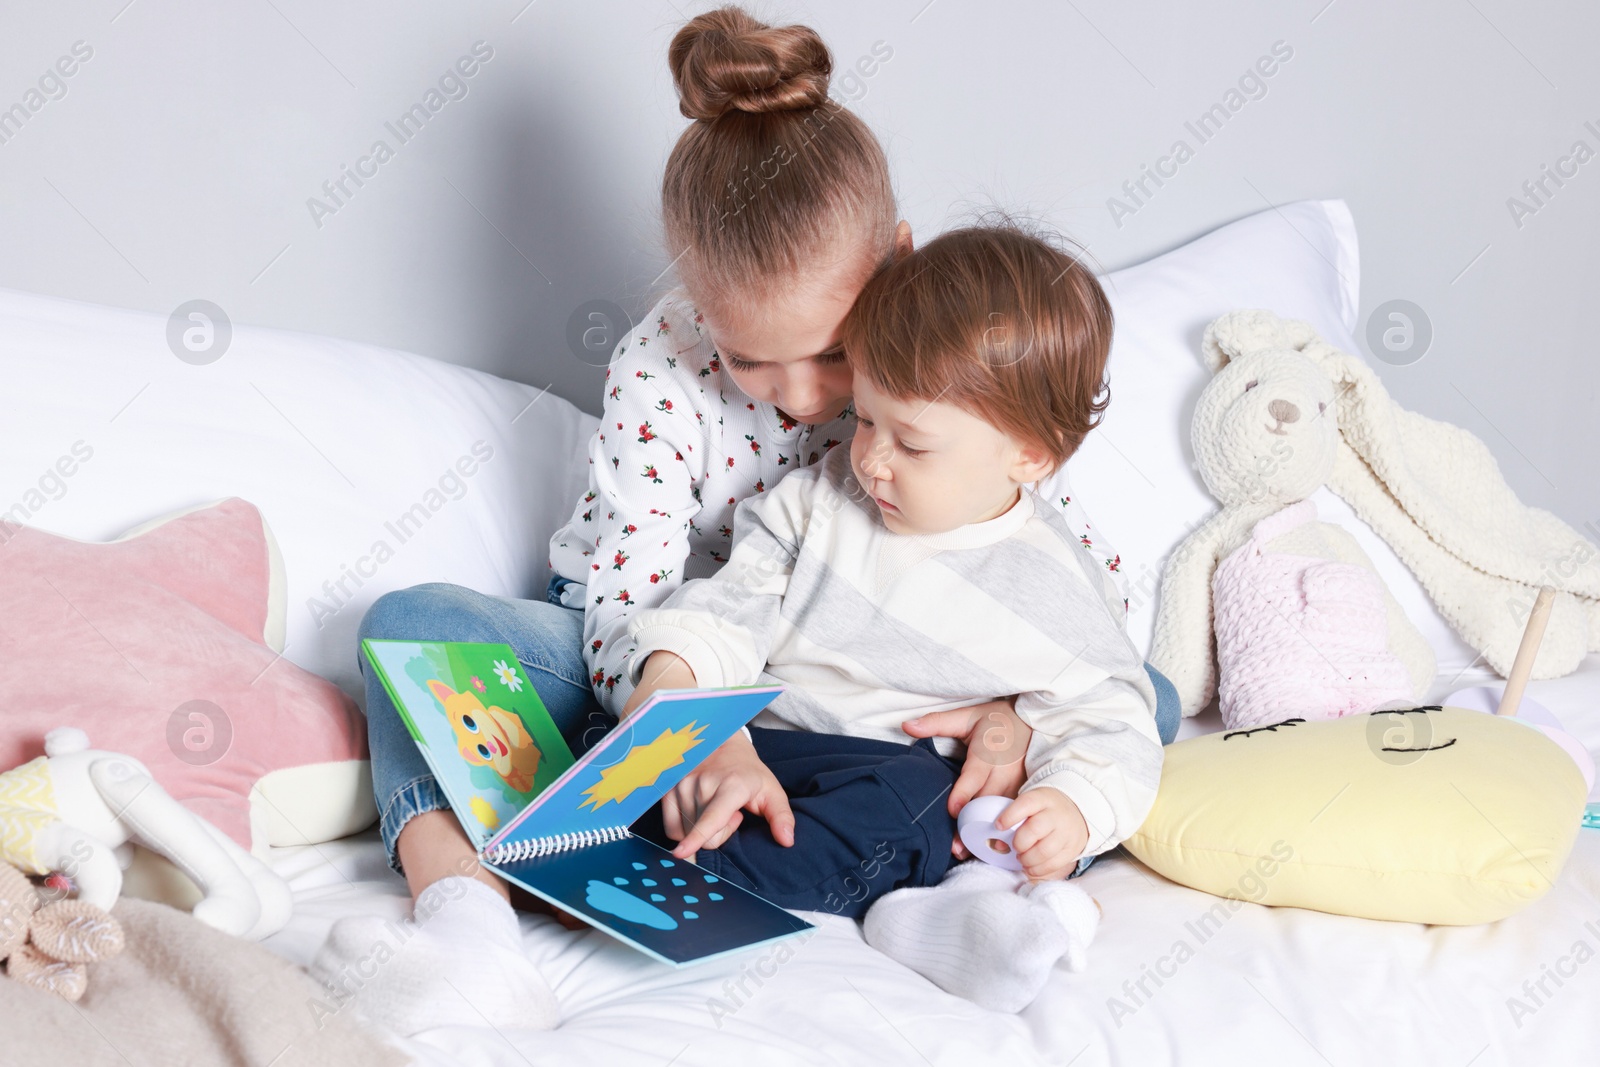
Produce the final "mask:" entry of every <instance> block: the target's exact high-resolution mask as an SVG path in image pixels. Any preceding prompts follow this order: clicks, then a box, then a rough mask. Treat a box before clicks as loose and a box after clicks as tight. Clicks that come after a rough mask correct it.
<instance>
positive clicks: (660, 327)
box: [656, 315, 672, 337]
mask: <svg viewBox="0 0 1600 1067" xmlns="http://www.w3.org/2000/svg"><path fill="white" fill-rule="evenodd" d="M671 332H672V327H671V326H668V325H667V317H666V316H665V315H663V316H661V317H660V318H659V319H657V320H656V336H657V337H660V336H661V335H662V334H664V333H671Z"/></svg>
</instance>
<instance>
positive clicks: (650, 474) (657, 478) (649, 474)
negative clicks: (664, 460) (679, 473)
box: [641, 463, 661, 485]
mask: <svg viewBox="0 0 1600 1067" xmlns="http://www.w3.org/2000/svg"><path fill="white" fill-rule="evenodd" d="M641 477H644V478H649V479H650V480H651V481H652V482H655V483H656V484H657V485H660V484H661V475H659V474H657V473H656V465H655V464H654V463H651V464H648V465H646V466H645V469H644V474H643V475H641Z"/></svg>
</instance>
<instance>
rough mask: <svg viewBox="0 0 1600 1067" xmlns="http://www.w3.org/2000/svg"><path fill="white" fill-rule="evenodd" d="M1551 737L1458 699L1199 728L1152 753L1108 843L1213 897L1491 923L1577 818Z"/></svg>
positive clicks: (1563, 847)
mask: <svg viewBox="0 0 1600 1067" xmlns="http://www.w3.org/2000/svg"><path fill="white" fill-rule="evenodd" d="M1587 792H1588V789H1587V786H1586V785H1585V783H1584V780H1583V776H1582V775H1581V774H1580V773H1579V771H1578V768H1577V766H1576V765H1575V764H1574V763H1573V762H1572V760H1571V758H1570V757H1568V756H1567V754H1566V753H1565V752H1563V751H1562V750H1561V748H1560V747H1558V746H1557V745H1556V743H1555V742H1553V741H1551V740H1550V739H1549V738H1547V737H1546V736H1545V735H1544V734H1542V733H1540V732H1539V731H1538V730H1537V729H1535V728H1534V727H1532V726H1529V725H1527V724H1525V723H1521V722H1517V721H1515V720H1513V719H1505V718H1498V717H1496V716H1493V715H1488V714H1485V713H1483V712H1479V711H1468V710H1465V709H1462V708H1452V707H1446V708H1440V707H1432V706H1430V707H1423V708H1415V709H1411V710H1407V711H1380V712H1373V713H1372V714H1370V715H1351V716H1347V717H1345V718H1341V719H1333V720H1329V721H1325V722H1304V721H1301V720H1298V719H1291V720H1289V721H1288V722H1284V723H1279V724H1277V725H1275V726H1267V727H1261V728H1259V729H1253V730H1233V731H1228V732H1226V733H1213V734H1206V735H1204V736H1201V737H1195V738H1191V739H1189V740H1187V741H1182V742H1179V743H1178V744H1175V745H1171V746H1169V747H1168V748H1167V749H1166V761H1165V765H1164V767H1163V770H1162V778H1161V788H1160V792H1159V793H1158V794H1157V796H1156V802H1155V806H1154V807H1153V808H1152V809H1151V812H1150V816H1149V818H1148V819H1146V820H1145V823H1144V825H1143V826H1141V827H1140V828H1139V830H1138V832H1137V833H1135V834H1134V835H1133V836H1132V837H1130V838H1128V840H1127V841H1125V842H1124V844H1125V845H1126V846H1127V848H1128V851H1129V852H1131V853H1133V854H1134V855H1135V856H1137V857H1138V858H1139V859H1140V860H1142V861H1143V862H1144V863H1145V864H1146V865H1147V866H1149V867H1150V868H1152V869H1153V870H1155V871H1156V872H1158V873H1159V874H1162V875H1164V876H1166V877H1167V878H1170V879H1171V880H1173V881H1174V882H1178V883H1180V884H1182V885H1186V886H1189V887H1191V888H1193V889H1199V890H1202V891H1204V892H1207V893H1212V894H1215V895H1217V896H1221V897H1231V898H1234V899H1239V900H1250V901H1254V902H1256V903H1258V904H1270V905H1279V906H1288V907H1297V908H1310V909H1312V910H1315V911H1325V912H1332V913H1334V914H1339V915H1355V916H1360V917H1363V918H1369V919H1389V920H1395V921H1400V922H1420V923H1437V924H1442V925H1472V924H1476V923H1486V922H1493V921H1495V920H1497V919H1501V918H1504V917H1505V916H1507V915H1510V914H1511V913H1513V912H1515V911H1518V910H1520V909H1521V908H1523V907H1526V906H1527V905H1528V904H1530V903H1532V902H1533V901H1535V900H1537V899H1539V898H1540V897H1541V896H1543V895H1544V894H1545V893H1546V892H1547V891H1548V890H1549V889H1550V887H1551V885H1552V884H1553V883H1554V882H1555V880H1556V878H1557V877H1558V876H1559V875H1560V872H1561V868H1562V866H1563V864H1565V863H1566V859H1567V855H1568V854H1569V853H1570V852H1571V850H1572V845H1573V841H1574V839H1575V838H1576V836H1577V834H1578V829H1579V826H1580V824H1581V821H1582V818H1583V809H1584V802H1585V799H1586V794H1587Z"/></svg>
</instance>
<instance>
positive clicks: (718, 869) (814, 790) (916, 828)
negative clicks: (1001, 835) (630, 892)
mask: <svg viewBox="0 0 1600 1067" xmlns="http://www.w3.org/2000/svg"><path fill="white" fill-rule="evenodd" d="M750 738H751V741H752V742H754V744H755V749H756V755H758V756H760V757H761V762H762V763H765V764H766V765H767V766H768V767H769V768H771V770H772V773H773V774H774V775H775V776H776V777H777V779H778V784H779V785H781V786H782V787H783V791H784V792H785V793H786V794H788V797H789V806H790V807H791V808H792V809H793V811H794V820H795V827H794V844H793V845H792V846H790V847H787V848H786V847H784V846H783V845H780V844H778V842H777V840H776V839H774V838H773V836H772V831H771V829H770V828H769V827H768V826H767V821H766V820H765V819H764V818H761V817H759V816H755V815H751V814H750V813H749V812H746V813H745V816H744V822H742V823H741V824H740V825H739V828H738V829H737V830H735V831H734V833H733V836H732V837H730V838H728V840H727V841H725V842H724V843H723V845H722V847H721V848H717V849H701V850H700V852H699V855H698V856H697V857H696V862H697V863H699V864H700V866H702V867H704V868H705V869H706V870H708V871H710V872H711V873H713V874H715V875H717V876H718V877H720V878H725V879H727V880H728V881H730V882H733V883H735V884H736V885H741V886H743V887H744V888H746V889H748V890H750V891H751V892H754V893H759V894H760V895H761V896H764V897H766V898H767V899H768V900H770V901H772V902H773V903H774V904H778V905H780V906H782V907H785V908H795V909H798V910H803V911H826V912H832V913H833V914H836V915H847V916H850V917H851V918H859V917H860V916H862V915H864V914H866V911H867V908H868V906H869V905H871V904H872V902H873V901H875V900H877V899H878V898H879V897H881V896H883V895H884V894H885V893H887V892H889V891H890V890H892V889H903V888H906V887H908V886H930V885H936V884H938V882H939V880H940V879H941V878H943V877H944V875H945V871H947V870H948V869H949V867H950V861H951V856H950V842H951V840H952V839H953V838H954V836H955V831H956V821H955V819H953V818H951V817H950V809H949V803H950V789H951V787H952V786H954V785H955V781H956V777H957V776H958V775H959V774H960V773H961V765H960V764H959V763H957V762H956V761H955V760H951V759H946V758H945V757H943V756H941V755H939V753H938V752H937V751H935V749H934V747H933V742H932V741H931V740H928V739H926V738H924V739H922V740H919V741H916V742H915V743H913V744H910V745H903V744H897V743H895V742H893V741H874V740H869V739H865V738H859V737H843V736H838V735H834V734H813V733H806V732H804V731H801V730H767V729H762V728H761V727H756V726H752V727H751V728H750ZM633 829H634V832H635V833H637V834H640V835H641V836H644V837H646V838H649V839H650V840H652V841H654V842H655V843H656V844H658V845H661V846H662V847H663V848H669V849H670V848H672V847H673V846H674V845H675V844H676V842H674V841H672V840H671V839H670V838H668V837H667V836H666V833H665V829H664V827H663V825H662V821H661V808H660V805H657V806H656V807H655V808H653V809H651V811H650V812H649V813H648V814H647V815H645V816H644V817H643V818H641V819H640V820H639V822H637V823H636V824H634V827H633Z"/></svg>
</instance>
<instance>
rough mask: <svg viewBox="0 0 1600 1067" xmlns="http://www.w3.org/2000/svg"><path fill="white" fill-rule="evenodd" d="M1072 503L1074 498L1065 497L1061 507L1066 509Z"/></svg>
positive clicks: (1062, 499)
mask: <svg viewBox="0 0 1600 1067" xmlns="http://www.w3.org/2000/svg"><path fill="white" fill-rule="evenodd" d="M1070 503H1072V498H1071V497H1070V496H1064V497H1062V498H1061V506H1062V507H1066V506H1067V505H1068V504H1070Z"/></svg>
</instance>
